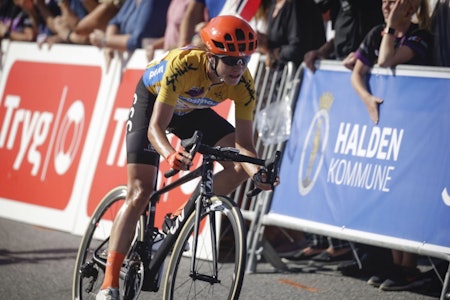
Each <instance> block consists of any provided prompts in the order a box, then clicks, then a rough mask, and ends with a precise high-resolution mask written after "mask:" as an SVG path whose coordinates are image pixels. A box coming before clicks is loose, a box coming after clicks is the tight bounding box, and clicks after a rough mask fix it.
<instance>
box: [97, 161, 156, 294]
mask: <svg viewBox="0 0 450 300" xmlns="http://www.w3.org/2000/svg"><path fill="white" fill-rule="evenodd" d="M156 170H157V169H156V167H155V166H151V165H144V164H129V165H128V166H127V173H128V192H127V197H126V199H125V203H124V204H123V205H122V207H121V209H120V211H119V213H118V215H117V216H116V218H115V220H114V223H113V227H112V230H111V237H110V241H109V249H108V261H107V266H106V270H105V279H104V282H103V284H102V289H105V288H118V287H119V272H120V267H121V265H122V261H123V259H124V257H125V255H126V253H127V252H128V249H129V247H130V244H131V241H132V238H133V236H134V231H135V229H136V224H137V222H138V220H139V217H140V215H141V213H142V211H143V210H144V209H145V207H146V205H147V204H148V199H149V198H150V195H151V193H152V192H153V186H154V182H155V178H156Z"/></svg>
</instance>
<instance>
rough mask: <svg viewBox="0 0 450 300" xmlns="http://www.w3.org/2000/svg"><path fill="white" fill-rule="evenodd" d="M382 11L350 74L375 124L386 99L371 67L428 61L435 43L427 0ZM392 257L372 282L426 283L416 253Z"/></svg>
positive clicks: (399, 0)
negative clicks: (376, 90) (372, 88)
mask: <svg viewBox="0 0 450 300" xmlns="http://www.w3.org/2000/svg"><path fill="white" fill-rule="evenodd" d="M382 11H383V16H384V20H385V24H381V25H378V26H375V27H374V28H373V29H372V30H371V31H370V32H369V33H368V34H367V35H366V37H365V38H364V40H363V42H362V44H361V45H360V47H359V48H358V50H357V51H356V53H355V57H356V58H357V61H356V63H355V67H354V69H353V71H352V75H351V83H352V85H353V87H354V89H355V90H356V92H357V93H358V95H359V96H360V97H361V99H362V101H363V103H364V104H365V105H366V107H367V110H368V112H369V116H370V119H371V120H372V121H373V122H374V123H375V124H377V123H378V122H379V111H378V106H379V105H380V104H381V103H382V102H383V100H382V99H380V98H378V97H377V96H375V95H372V94H371V93H370V92H369V90H368V87H367V84H366V76H367V74H368V73H369V72H370V69H371V67H372V66H373V65H374V64H378V65H379V66H380V67H384V68H388V67H394V66H395V65H398V64H414V65H429V64H430V63H431V52H432V51H431V50H432V49H431V46H432V43H433V42H432V35H431V32H430V31H429V25H430V15H429V8H428V2H427V0H386V1H383V4H382ZM414 17H415V18H416V19H417V21H418V23H415V22H414ZM392 257H393V266H392V268H391V269H389V270H385V272H382V273H381V274H377V275H374V276H372V277H371V278H370V279H369V281H368V283H369V284H371V285H374V286H379V288H380V289H381V290H387V291H390V290H406V289H411V288H414V287H417V286H419V285H421V284H423V280H419V277H420V276H419V275H420V271H419V269H417V261H416V255H415V254H412V253H408V252H404V251H399V250H392Z"/></svg>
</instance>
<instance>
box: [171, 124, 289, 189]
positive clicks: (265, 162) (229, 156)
mask: <svg viewBox="0 0 450 300" xmlns="http://www.w3.org/2000/svg"><path fill="white" fill-rule="evenodd" d="M202 137H203V134H202V133H201V132H200V131H198V130H197V131H195V132H194V135H193V136H192V137H190V138H188V139H184V140H182V141H181V146H182V147H183V149H185V150H186V151H188V152H189V153H190V154H191V156H192V157H194V155H195V154H196V153H197V152H199V153H201V154H204V155H205V154H206V155H209V156H210V157H211V159H212V160H214V161H234V162H246V163H251V164H255V165H259V166H262V167H264V170H265V172H266V173H267V180H268V183H270V184H272V186H273V184H274V182H275V181H276V180H277V178H278V175H279V171H280V165H281V152H280V151H275V153H274V154H273V156H272V157H271V158H269V159H260V158H256V157H251V156H247V155H243V154H240V153H239V150H238V149H236V148H233V147H219V146H217V147H211V146H208V145H205V144H202V143H201V141H202ZM178 172H179V170H174V169H171V170H169V171H167V172H166V173H164V176H165V177H166V178H169V177H171V176H174V175H175V174H177V173H178ZM260 192H261V190H260V189H258V188H256V189H254V190H252V191H250V192H248V193H247V196H248V197H252V196H255V195H257V194H259V193H260Z"/></svg>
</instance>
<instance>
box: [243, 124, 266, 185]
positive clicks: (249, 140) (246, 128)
mask: <svg viewBox="0 0 450 300" xmlns="http://www.w3.org/2000/svg"><path fill="white" fill-rule="evenodd" d="M253 141H254V136H253V121H250V120H242V119H236V142H235V143H236V148H237V149H239V151H240V153H241V154H244V155H248V156H252V157H257V154H256V150H255V146H254V143H253ZM242 167H243V168H244V170H245V172H246V173H247V174H248V176H249V177H250V178H253V176H254V175H255V174H256V173H258V170H259V166H257V165H254V164H250V163H242ZM255 185H256V187H258V188H260V189H262V190H270V189H272V185H271V184H263V183H261V182H255Z"/></svg>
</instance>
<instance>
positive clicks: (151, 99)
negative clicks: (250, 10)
mask: <svg viewBox="0 0 450 300" xmlns="http://www.w3.org/2000/svg"><path fill="white" fill-rule="evenodd" d="M200 36H201V39H202V42H203V44H204V49H198V48H193V47H184V48H180V49H175V50H172V51H170V52H168V53H167V54H166V55H165V56H164V57H163V58H162V59H160V60H157V61H156V60H155V61H152V62H150V63H149V64H148V66H147V68H146V70H145V72H144V74H143V76H142V78H141V79H140V81H139V82H138V84H137V87H136V91H135V94H134V100H133V105H132V107H131V110H130V115H129V119H128V122H127V137H126V144H127V163H128V164H127V174H128V194H127V197H126V200H125V203H124V205H123V206H122V207H121V209H120V212H119V214H118V215H117V217H116V219H115V220H114V224H113V228H112V231H111V237H110V241H109V249H108V250H109V251H108V259H107V266H106V270H105V278H104V281H103V284H102V287H101V290H100V292H99V294H98V295H97V297H96V299H97V300H99V299H119V290H118V287H119V272H120V267H121V264H122V262H123V259H124V257H125V255H126V252H127V250H128V248H129V247H130V243H131V239H132V237H133V234H134V230H135V226H136V223H137V221H138V219H139V216H140V214H141V213H142V211H143V210H144V209H145V206H146V205H147V204H148V200H149V197H150V195H151V193H152V192H153V187H154V185H155V180H156V175H157V170H158V165H159V158H160V156H162V157H163V158H164V159H166V160H167V162H168V163H169V165H170V166H171V168H173V169H177V170H187V169H188V168H189V166H190V165H191V164H192V157H190V155H189V153H187V152H185V151H183V150H175V149H174V148H173V147H172V145H171V144H170V142H169V140H168V139H167V136H166V133H167V132H171V133H174V134H175V135H176V136H178V137H179V138H181V139H184V138H188V137H191V136H192V135H193V133H194V131H195V130H200V131H201V132H202V133H203V140H202V141H203V143H205V144H209V145H211V146H222V147H236V148H238V149H239V150H240V152H241V153H242V154H246V155H250V156H254V157H256V151H255V148H254V144H253V142H254V136H253V111H254V107H255V101H256V92H255V89H254V82H253V78H252V76H251V74H250V72H249V70H248V69H247V63H248V62H249V60H250V56H251V55H252V54H253V53H254V52H255V50H256V47H257V40H256V33H255V32H254V31H253V29H252V28H251V26H250V25H249V24H248V23H247V22H246V21H244V20H243V19H241V18H239V17H234V16H218V17H216V18H213V19H212V20H211V21H210V22H209V23H208V24H207V25H206V26H205V27H204V28H203V29H202V31H201V32H200ZM227 99H230V100H232V101H234V107H235V127H233V126H232V125H231V124H230V123H228V122H227V121H226V120H225V119H223V118H222V117H220V116H219V115H218V114H217V113H215V112H214V111H213V110H212V109H211V107H212V106H215V105H217V104H219V103H220V102H222V101H225V100H227ZM222 166H223V170H222V171H220V172H218V173H217V174H216V175H215V180H214V187H213V188H214V192H215V193H217V194H221V195H227V194H229V193H230V192H232V191H233V190H234V189H235V188H236V187H237V186H239V184H241V183H242V182H243V181H244V180H246V179H247V178H248V176H250V177H251V178H252V179H253V181H254V184H255V186H256V187H257V188H260V189H262V190H269V189H271V188H272V185H271V184H270V183H267V182H266V174H265V173H264V171H263V170H259V169H258V167H257V166H255V165H253V164H247V163H241V164H238V163H233V162H223V163H222Z"/></svg>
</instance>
